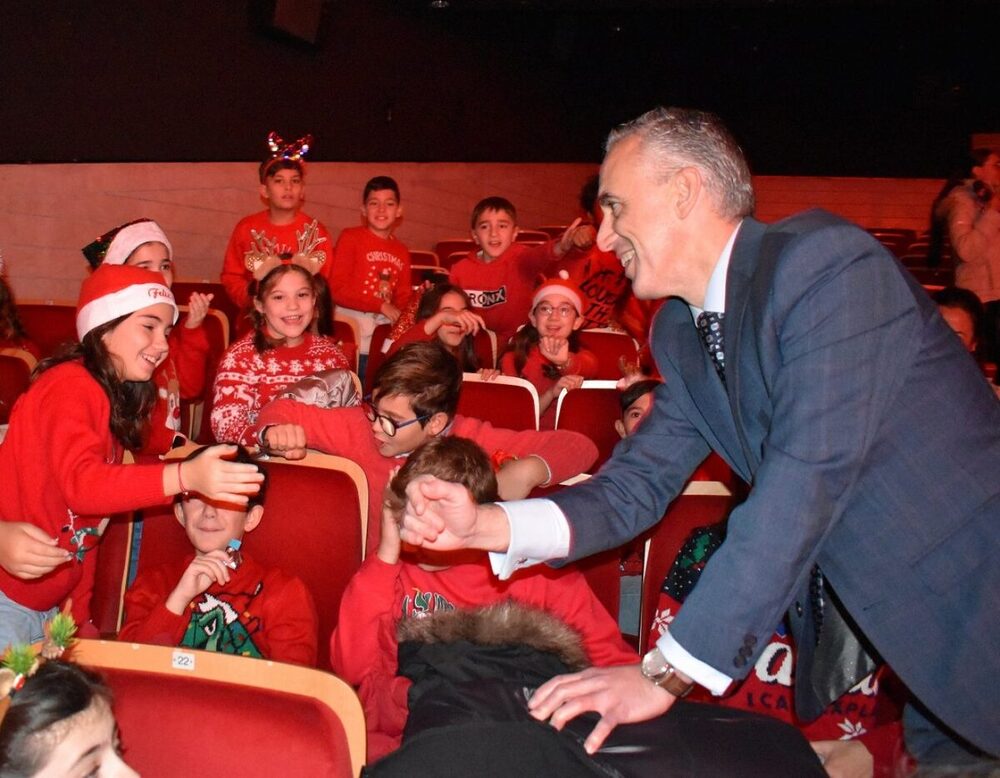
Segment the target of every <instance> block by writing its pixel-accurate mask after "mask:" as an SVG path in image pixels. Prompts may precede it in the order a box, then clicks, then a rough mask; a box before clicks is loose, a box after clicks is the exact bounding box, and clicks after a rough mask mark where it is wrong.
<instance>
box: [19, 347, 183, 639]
mask: <svg viewBox="0 0 1000 778" xmlns="http://www.w3.org/2000/svg"><path fill="white" fill-rule="evenodd" d="M110 417H111V404H110V402H109V401H108V396H107V395H106V394H105V393H104V390H103V389H102V388H101V386H100V384H98V383H97V381H95V380H94V378H93V377H92V376H91V375H90V373H88V372H87V370H86V369H85V368H84V367H83V366H82V365H81V364H79V363H78V362H64V363H63V364H61V365H57V366H56V367H53V368H50V369H49V370H46V371H45V372H44V373H43V374H42V375H41V377H39V378H38V380H37V381H35V383H34V384H32V385H31V388H30V389H28V391H27V392H25V394H23V395H22V396H21V397H20V399H19V400H18V401H17V404H16V405H15V406H14V410H13V412H12V414H11V419H10V428H9V429H8V431H7V437H6V439H5V440H4V442H3V443H2V444H0V484H2V485H3V487H2V488H0V519H3V520H5V521H25V522H28V523H30V524H34V525H35V526H37V527H40V528H41V529H43V530H44V531H45V532H46V533H48V534H49V535H51V536H53V537H56V538H58V539H59V546H60V547H61V548H65V549H67V550H69V551H72V552H74V553H77V554H78V555H79V556H80V557H82V561H77V559H75V558H74V559H73V560H72V561H70V562H68V563H65V564H62V565H60V566H59V567H57V568H56V569H55V570H53V571H52V572H51V573H49V574H48V575H45V576H43V577H42V578H37V579H34V580H30V581H26V580H23V579H21V578H15V577H14V576H12V575H10V574H8V573H7V572H6V571H5V570H3V568H0V590H2V591H3V593H4V594H6V595H7V596H8V597H10V598H11V599H12V600H14V601H16V602H18V603H20V604H21V605H24V606H25V607H27V608H31V609H32V610H36V611H41V610H47V609H49V608H53V607H55V606H57V605H60V604H61V603H62V602H63V601H64V600H65V599H66V598H67V597H68V596H70V595H72V597H73V616H74V617H75V618H76V620H77V623H78V624H85V623H86V622H88V621H89V620H90V596H91V593H92V589H93V583H94V567H95V564H96V554H93V553H89V552H91V551H92V550H93V549H94V548H95V547H96V546H97V543H98V541H99V539H98V538H97V537H96V536H95V535H91V534H78V535H77V538H78V539H80V540H82V543H83V545H82V549H83V551H79V550H78V547H77V546H75V545H72V544H71V542H70V540H71V537H72V535H73V530H76V531H78V532H79V531H81V530H87V529H91V528H95V527H97V526H98V525H99V524H100V523H101V520H102V519H103V517H105V516H108V515H110V514H113V513H120V512H123V511H131V510H135V509H136V508H143V507H147V506H151V505H158V504H162V503H166V502H167V499H166V497H165V496H164V494H163V468H164V467H165V465H163V464H154V465H127V466H123V465H122V464H121V461H122V447H121V445H119V444H118V442H117V441H116V440H115V439H114V438H113V437H112V435H111V432H110V428H109V424H110ZM71 525H72V529H70V526H71Z"/></svg>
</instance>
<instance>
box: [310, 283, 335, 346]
mask: <svg viewBox="0 0 1000 778" xmlns="http://www.w3.org/2000/svg"><path fill="white" fill-rule="evenodd" d="M313 285H314V286H315V287H316V308H315V314H314V315H313V331H314V332H315V333H316V334H317V335H324V336H326V337H328V338H332V337H333V295H331V294H330V284H328V283H327V281H326V279H325V278H324V277H323V276H322V275H320V274H319V273H317V274H316V275H314V276H313Z"/></svg>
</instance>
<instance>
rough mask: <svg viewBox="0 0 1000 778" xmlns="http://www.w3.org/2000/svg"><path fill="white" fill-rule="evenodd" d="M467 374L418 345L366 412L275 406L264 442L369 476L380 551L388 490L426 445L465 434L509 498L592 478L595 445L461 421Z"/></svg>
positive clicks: (373, 535)
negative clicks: (347, 464)
mask: <svg viewBox="0 0 1000 778" xmlns="http://www.w3.org/2000/svg"><path fill="white" fill-rule="evenodd" d="M461 386H462V373H461V371H460V369H459V366H458V362H456V360H455V358H454V357H453V356H452V355H451V354H449V353H448V351H447V350H446V349H445V348H444V347H443V346H441V345H440V344H438V343H411V344H410V345H408V346H404V347H403V348H402V349H400V350H399V351H398V352H397V353H396V354H394V355H393V356H392V357H390V358H389V359H388V360H386V362H385V363H384V364H383V365H382V367H381V368H379V371H378V372H377V373H376V374H375V379H374V384H373V389H372V393H371V396H370V399H367V401H366V403H364V404H362V406H361V407H353V408H329V409H326V408H317V407H313V406H310V405H305V404H302V403H299V402H297V401H295V400H287V399H286V400H274V401H272V402H271V403H269V404H268V405H266V406H265V407H264V408H263V410H262V411H261V413H260V415H259V417H258V420H257V429H256V433H257V439H258V441H259V443H260V444H261V446H262V447H263V448H264V449H265V450H266V451H268V452H269V453H271V454H274V455H277V456H282V457H285V458H287V459H301V458H302V457H304V456H305V453H306V447H307V446H308V447H309V448H314V449H318V450H320V451H323V452H326V453H329V454H337V455H340V456H345V457H349V458H350V459H352V460H354V461H355V462H357V463H358V464H359V465H361V467H362V469H364V471H365V475H366V476H367V477H368V493H369V499H368V514H369V515H368V539H367V546H366V547H367V548H368V549H375V548H377V547H378V541H379V534H380V517H381V507H380V506H381V504H382V490H383V489H384V488H385V485H386V483H388V480H389V477H390V474H391V472H392V470H393V468H395V467H397V466H399V465H401V464H403V462H404V461H405V458H406V457H407V456H408V455H409V454H410V452H411V451H413V450H414V449H415V448H417V446H419V445H420V444H421V443H423V442H424V441H426V440H429V439H431V438H435V437H439V436H442V435H459V436H461V437H464V438H469V439H470V440H473V441H475V442H476V443H478V444H479V445H480V446H482V447H483V448H484V449H485V450H486V452H487V453H488V454H489V455H490V456H491V458H492V459H493V461H494V462H495V463H496V464H497V465H498V468H499V469H498V472H497V481H498V483H499V485H500V496H501V497H502V498H504V499H508V500H510V499H514V500H516V499H521V498H523V497H526V496H527V495H528V494H529V493H530V492H531V491H532V489H534V488H535V487H537V486H545V485H547V484H550V483H559V482H560V481H564V480H566V479H567V478H570V477H572V476H574V475H577V474H578V473H582V472H585V471H586V469H587V468H588V467H590V465H591V464H592V463H593V462H594V460H595V459H596V458H597V449H596V447H595V446H594V444H593V443H592V442H591V440H590V439H589V438H587V437H586V436H584V435H580V434H579V433H575V432H568V431H566V430H558V431H552V432H536V431H534V430H522V431H515V430H505V429H498V428H495V427H493V426H492V425H491V424H489V423H488V422H485V421H481V420H479V419H472V418H468V417H465V416H458V415H456V414H455V409H456V408H457V406H458V395H459V390H460V389H461Z"/></svg>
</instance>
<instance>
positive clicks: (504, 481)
mask: <svg viewBox="0 0 1000 778" xmlns="http://www.w3.org/2000/svg"><path fill="white" fill-rule="evenodd" d="M548 480H549V468H548V467H546V465H545V462H544V461H542V459H541V458H540V457H537V456H534V455H532V456H530V457H524V458H523V459H511V460H508V461H507V462H506V463H505V464H504V465H503V467H501V468H500V470H499V471H497V493H498V494H499V495H500V499H501V500H523V499H524V498H525V497H527V496H528V495H529V494H530V493H531V490H532V489H534V488H535V487H536V486H541V485H542V484H544V483H545V482H546V481H548Z"/></svg>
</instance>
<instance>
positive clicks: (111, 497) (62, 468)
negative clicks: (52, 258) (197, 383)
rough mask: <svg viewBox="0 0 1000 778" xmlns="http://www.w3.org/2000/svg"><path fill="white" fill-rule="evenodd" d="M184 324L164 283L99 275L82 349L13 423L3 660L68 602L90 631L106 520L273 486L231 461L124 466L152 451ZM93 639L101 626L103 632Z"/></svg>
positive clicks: (85, 299) (127, 271)
mask: <svg viewBox="0 0 1000 778" xmlns="http://www.w3.org/2000/svg"><path fill="white" fill-rule="evenodd" d="M176 319H177V306H176V304H175V303H174V298H173V295H172V294H171V293H170V290H169V289H168V288H167V287H166V286H165V284H164V281H163V276H161V275H160V274H159V273H152V272H150V271H148V270H144V269H142V268H137V267H129V266H123V265H106V266H102V267H100V268H98V269H97V270H96V271H94V273H93V274H92V275H91V276H90V277H89V278H87V279H86V280H85V281H84V282H83V286H82V288H81V290H80V299H79V302H78V303H77V312H76V329H77V336H78V337H79V339H80V342H79V343H77V344H75V345H74V346H73V347H72V348H71V349H69V350H67V351H65V352H63V353H61V354H59V355H57V356H55V357H52V358H51V359H47V360H44V361H43V362H41V363H40V364H39V366H38V368H37V371H36V374H35V377H34V381H33V383H32V385H31V388H30V389H29V390H28V391H27V392H26V393H25V394H24V395H22V396H21V398H20V399H19V400H18V402H17V404H16V405H15V406H14V410H13V412H12V414H11V419H10V428H9V430H8V432H7V437H6V439H5V440H4V442H3V445H2V446H0V483H2V484H3V489H0V650H2V649H3V648H4V647H5V646H6V645H7V644H8V643H9V642H31V641H35V640H40V639H41V637H42V625H43V623H44V622H45V621H46V619H47V618H48V617H49V616H50V615H51V614H52V613H53V612H54V611H55V610H56V609H57V608H58V606H60V605H61V604H62V603H63V602H64V601H65V600H66V599H67V598H68V597H69V598H71V599H72V601H73V616H74V618H75V620H76V622H77V623H78V624H80V625H81V631H82V632H84V633H86V631H87V628H86V623H87V622H88V621H89V619H90V596H91V591H92V588H93V581H94V569H95V567H96V558H95V557H96V555H95V554H92V553H89V552H91V551H92V550H93V549H94V548H95V547H96V546H97V543H98V542H99V541H100V535H101V532H102V531H103V527H104V525H105V523H106V522H105V519H104V517H105V516H108V515H110V514H113V513H121V512H125V511H131V510H135V509H137V508H143V507H147V506H152V505H158V504H163V503H166V502H167V498H168V497H172V496H173V495H175V494H178V493H180V492H183V491H186V490H187V489H197V490H199V491H201V490H202V489H205V490H206V493H211V494H213V495H216V496H217V497H216V499H230V500H234V501H236V502H239V503H241V504H242V503H245V502H246V498H245V496H244V495H246V494H250V493H253V492H255V491H256V490H257V488H258V487H257V484H258V483H259V482H260V480H261V478H260V476H259V475H258V474H257V470H256V468H255V467H253V466H248V465H243V464H239V463H235V462H224V461H222V460H221V459H220V457H221V456H222V455H224V454H227V453H231V449H229V448H227V447H223V446H219V447H217V448H216V449H214V450H213V452H212V453H211V455H208V456H206V457H202V459H204V460H205V462H204V464H200V463H197V462H190V463H187V462H186V463H184V464H183V465H179V464H178V463H176V462H171V463H163V462H159V463H156V464H150V465H129V466H128V467H123V466H122V459H123V456H124V450H125V449H126V448H130V449H131V448H136V447H138V446H139V444H140V443H141V438H142V429H143V426H144V425H145V424H146V423H147V421H148V418H149V414H150V411H151V409H152V407H153V403H154V400H155V389H154V387H153V384H152V382H151V380H150V379H151V378H152V375H153V372H154V370H156V368H157V366H159V365H160V363H162V361H163V360H164V359H165V358H166V356H167V350H168V346H167V335H168V334H169V332H170V329H171V327H173V325H174V323H175V322H176ZM91 631H92V628H91Z"/></svg>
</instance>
